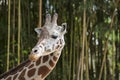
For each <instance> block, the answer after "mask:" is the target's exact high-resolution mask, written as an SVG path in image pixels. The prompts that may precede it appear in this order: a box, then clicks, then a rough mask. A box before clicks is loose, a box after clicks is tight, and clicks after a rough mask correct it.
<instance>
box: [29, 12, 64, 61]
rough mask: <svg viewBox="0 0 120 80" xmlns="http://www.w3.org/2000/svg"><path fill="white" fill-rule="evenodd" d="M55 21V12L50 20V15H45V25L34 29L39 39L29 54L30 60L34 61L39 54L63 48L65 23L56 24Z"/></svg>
mask: <svg viewBox="0 0 120 80" xmlns="http://www.w3.org/2000/svg"><path fill="white" fill-rule="evenodd" d="M56 22H57V14H54V16H53V20H52V22H51V16H50V15H47V16H46V22H45V25H44V26H43V27H41V28H36V29H35V31H36V32H37V34H38V38H39V39H38V42H37V44H36V45H35V47H34V48H33V49H32V51H31V54H30V55H29V59H30V60H32V61H36V60H38V59H39V57H40V56H45V55H48V54H50V53H53V52H56V51H61V50H62V49H63V47H64V45H65V41H64V34H65V33H66V23H63V24H62V25H61V26H58V25H57V23H56Z"/></svg>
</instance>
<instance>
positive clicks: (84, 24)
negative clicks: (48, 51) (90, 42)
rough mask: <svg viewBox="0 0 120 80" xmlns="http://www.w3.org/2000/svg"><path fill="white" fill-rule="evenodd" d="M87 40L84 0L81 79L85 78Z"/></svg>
mask: <svg viewBox="0 0 120 80" xmlns="http://www.w3.org/2000/svg"><path fill="white" fill-rule="evenodd" d="M85 40H86V0H84V11H83V36H82V43H83V44H82V53H81V73H80V80H83V69H84V67H83V66H84V53H85V52H84V50H85Z"/></svg>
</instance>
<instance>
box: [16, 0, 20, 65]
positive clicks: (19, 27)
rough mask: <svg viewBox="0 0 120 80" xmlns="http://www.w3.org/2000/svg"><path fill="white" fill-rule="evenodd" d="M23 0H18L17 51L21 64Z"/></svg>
mask: <svg viewBox="0 0 120 80" xmlns="http://www.w3.org/2000/svg"><path fill="white" fill-rule="evenodd" d="M20 32H21V0H18V44H17V45H18V51H17V55H18V64H20V41H21V38H20V36H21V34H20Z"/></svg>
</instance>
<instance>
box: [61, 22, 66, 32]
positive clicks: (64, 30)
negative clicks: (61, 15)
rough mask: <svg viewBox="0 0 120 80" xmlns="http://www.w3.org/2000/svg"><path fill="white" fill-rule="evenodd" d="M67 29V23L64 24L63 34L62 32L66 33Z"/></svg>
mask: <svg viewBox="0 0 120 80" xmlns="http://www.w3.org/2000/svg"><path fill="white" fill-rule="evenodd" d="M66 29H67V23H62V29H61V32H62V33H66Z"/></svg>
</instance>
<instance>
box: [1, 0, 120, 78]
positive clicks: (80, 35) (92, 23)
mask: <svg viewBox="0 0 120 80" xmlns="http://www.w3.org/2000/svg"><path fill="white" fill-rule="evenodd" d="M55 12H57V13H58V15H59V19H58V24H59V25H61V23H63V22H66V23H67V24H68V28H67V34H66V35H65V42H66V45H65V47H64V50H63V52H62V55H61V57H60V59H59V61H58V63H57V65H56V67H55V69H54V70H53V71H52V73H51V74H50V75H49V76H48V77H47V78H46V80H120V1H119V0H0V74H2V73H3V72H5V71H8V70H9V69H11V68H13V67H15V66H17V65H18V64H20V63H21V62H23V61H25V60H26V59H27V58H28V55H29V52H30V51H31V49H32V47H34V45H35V44H36V43H37V35H36V33H35V32H34V28H36V27H38V26H41V25H43V24H44V21H45V15H46V13H50V14H54V13H55Z"/></svg>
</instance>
